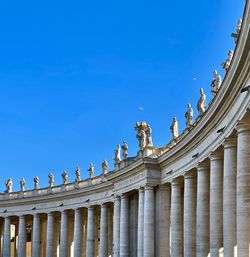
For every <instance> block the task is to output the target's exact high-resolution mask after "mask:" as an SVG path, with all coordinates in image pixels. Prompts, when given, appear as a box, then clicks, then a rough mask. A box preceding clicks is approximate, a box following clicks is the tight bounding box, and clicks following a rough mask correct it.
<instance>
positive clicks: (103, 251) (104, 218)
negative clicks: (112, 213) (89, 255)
mask: <svg viewBox="0 0 250 257" xmlns="http://www.w3.org/2000/svg"><path fill="white" fill-rule="evenodd" d="M100 227H101V230H100V257H107V256H108V206H107V204H102V206H101V226H100Z"/></svg>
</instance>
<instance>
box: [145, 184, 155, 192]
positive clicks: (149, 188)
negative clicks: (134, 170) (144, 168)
mask: <svg viewBox="0 0 250 257" xmlns="http://www.w3.org/2000/svg"><path fill="white" fill-rule="evenodd" d="M146 190H154V186H153V185H145V187H144V191H146Z"/></svg>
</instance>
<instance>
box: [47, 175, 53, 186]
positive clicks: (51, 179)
mask: <svg viewBox="0 0 250 257" xmlns="http://www.w3.org/2000/svg"><path fill="white" fill-rule="evenodd" d="M48 177H49V187H53V186H54V182H55V176H54V175H53V174H52V173H49V175H48Z"/></svg>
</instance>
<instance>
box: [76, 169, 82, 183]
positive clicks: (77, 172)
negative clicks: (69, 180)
mask: <svg viewBox="0 0 250 257" xmlns="http://www.w3.org/2000/svg"><path fill="white" fill-rule="evenodd" d="M75 174H76V182H79V181H81V170H80V167H77V168H76V170H75Z"/></svg>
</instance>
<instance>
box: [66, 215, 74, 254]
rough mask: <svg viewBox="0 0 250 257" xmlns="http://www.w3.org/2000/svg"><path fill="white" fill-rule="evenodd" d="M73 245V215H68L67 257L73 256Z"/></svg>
mask: <svg viewBox="0 0 250 257" xmlns="http://www.w3.org/2000/svg"><path fill="white" fill-rule="evenodd" d="M73 243H74V215H72V216H71V215H70V216H69V219H68V255H67V257H72V256H73V254H74V249H73Z"/></svg>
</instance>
